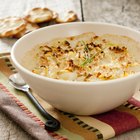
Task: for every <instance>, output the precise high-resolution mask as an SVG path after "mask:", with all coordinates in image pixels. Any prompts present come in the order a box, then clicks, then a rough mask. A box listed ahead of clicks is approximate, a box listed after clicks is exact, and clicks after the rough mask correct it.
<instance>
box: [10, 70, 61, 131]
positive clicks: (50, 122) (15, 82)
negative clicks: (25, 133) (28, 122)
mask: <svg viewBox="0 0 140 140" xmlns="http://www.w3.org/2000/svg"><path fill="white" fill-rule="evenodd" d="M9 83H10V84H11V85H12V86H13V87H14V88H15V89H17V90H20V91H23V92H24V93H26V95H27V97H28V98H29V99H30V100H31V101H32V103H33V104H34V105H35V107H36V108H37V109H38V110H39V112H40V113H41V114H42V115H43V116H44V117H45V118H46V119H47V121H46V123H45V129H46V130H50V131H56V130H58V129H59V128H60V122H59V121H58V120H56V119H55V118H54V117H53V116H51V115H50V114H49V113H48V112H47V111H46V110H45V109H44V108H43V107H42V106H41V105H40V103H39V102H38V101H37V99H36V98H35V97H34V96H33V94H32V93H31V92H30V87H29V85H27V84H26V83H25V81H24V80H23V79H22V78H21V76H20V75H19V74H18V73H16V74H12V75H11V76H10V77H9Z"/></svg>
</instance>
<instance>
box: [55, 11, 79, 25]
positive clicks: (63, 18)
mask: <svg viewBox="0 0 140 140" xmlns="http://www.w3.org/2000/svg"><path fill="white" fill-rule="evenodd" d="M77 19H78V17H77V15H76V13H75V12H74V11H69V12H68V13H66V14H64V15H59V16H58V17H57V18H56V20H55V21H56V22H57V23H66V22H73V21H76V20H77Z"/></svg>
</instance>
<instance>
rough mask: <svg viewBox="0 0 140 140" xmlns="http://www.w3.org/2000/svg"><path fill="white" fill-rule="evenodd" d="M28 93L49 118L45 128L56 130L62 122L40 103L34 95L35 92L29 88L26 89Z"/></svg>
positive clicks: (40, 110)
mask: <svg viewBox="0 0 140 140" xmlns="http://www.w3.org/2000/svg"><path fill="white" fill-rule="evenodd" d="M26 95H27V96H28V97H29V99H30V100H31V101H32V103H33V104H34V105H35V106H36V108H37V109H38V110H39V112H40V113H41V114H42V115H43V116H44V117H45V118H46V119H47V122H46V123H45V129H47V130H50V131H56V130H58V129H59V128H60V122H59V121H58V120H56V119H55V118H54V117H53V116H51V115H50V114H49V113H48V112H46V110H45V109H44V108H43V107H42V106H41V105H40V103H39V102H38V101H37V99H36V98H35V97H34V96H33V94H32V93H31V92H30V91H29V90H28V91H26Z"/></svg>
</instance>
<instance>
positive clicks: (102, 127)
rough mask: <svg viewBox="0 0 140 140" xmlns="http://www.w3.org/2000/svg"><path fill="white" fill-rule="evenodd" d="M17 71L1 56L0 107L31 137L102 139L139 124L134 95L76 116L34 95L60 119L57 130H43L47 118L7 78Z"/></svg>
mask: <svg viewBox="0 0 140 140" xmlns="http://www.w3.org/2000/svg"><path fill="white" fill-rule="evenodd" d="M15 72H16V70H15V68H14V67H13V66H12V64H11V63H10V60H9V57H8V56H7V54H1V55H0V110H2V111H4V112H5V113H6V114H8V115H9V116H10V117H11V118H12V119H13V121H15V122H16V123H18V124H19V125H20V126H21V127H22V128H23V129H24V130H25V131H27V132H28V133H29V134H30V135H31V136H32V137H34V138H35V139H40V140H44V139H47V140H53V139H57V140H84V139H85V140H103V139H109V138H112V137H114V136H116V135H119V134H121V133H124V132H126V131H130V130H132V129H135V128H138V127H140V103H139V102H137V101H135V100H134V99H133V98H132V99H131V100H130V101H129V102H126V103H124V104H123V105H121V106H119V107H118V108H116V109H114V110H111V111H109V112H106V113H103V114H100V115H93V116H92V115H91V116H76V115H73V114H69V113H66V112H62V111H59V110H56V109H55V108H53V107H52V106H50V105H49V104H47V103H46V102H45V101H44V100H43V99H41V98H40V97H39V96H37V95H36V94H34V96H35V97H36V98H37V99H38V101H39V102H40V104H41V105H42V106H43V107H44V108H45V109H46V110H47V111H48V112H49V113H50V114H51V115H53V116H54V117H55V118H56V119H58V120H59V121H60V122H61V128H60V130H58V131H55V132H49V131H46V130H45V129H44V123H45V121H46V119H45V118H43V117H42V116H41V115H40V113H39V112H38V110H37V109H36V108H35V107H34V105H33V104H32V103H31V102H30V100H29V99H28V98H27V97H26V95H25V94H24V93H22V92H20V91H17V90H15V89H13V87H11V85H10V84H9V83H8V77H9V76H10V75H11V74H13V73H15Z"/></svg>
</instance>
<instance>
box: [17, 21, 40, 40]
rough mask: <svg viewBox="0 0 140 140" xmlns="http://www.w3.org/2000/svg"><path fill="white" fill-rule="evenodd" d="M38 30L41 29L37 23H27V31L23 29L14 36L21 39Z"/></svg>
mask: <svg viewBox="0 0 140 140" xmlns="http://www.w3.org/2000/svg"><path fill="white" fill-rule="evenodd" d="M37 29H39V26H38V25H37V24H36V23H30V22H27V24H26V27H25V29H23V30H22V31H21V32H19V33H17V34H16V35H14V37H15V38H20V37H22V36H24V35H25V34H27V33H30V32H32V31H34V30H37Z"/></svg>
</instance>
